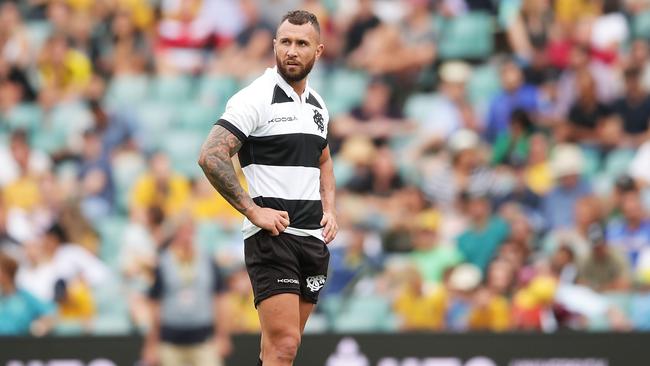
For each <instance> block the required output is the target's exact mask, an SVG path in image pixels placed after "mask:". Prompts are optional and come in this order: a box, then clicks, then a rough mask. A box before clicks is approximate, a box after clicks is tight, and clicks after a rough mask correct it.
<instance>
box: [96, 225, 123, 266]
mask: <svg viewBox="0 0 650 366" xmlns="http://www.w3.org/2000/svg"><path fill="white" fill-rule="evenodd" d="M127 223H128V220H127V219H126V218H125V217H122V216H109V217H105V218H103V219H101V220H100V221H99V222H98V223H97V226H96V227H97V230H98V231H99V237H100V239H101V247H100V248H99V257H100V258H101V259H102V261H104V262H105V263H106V264H107V265H109V266H110V267H112V268H116V267H117V262H118V258H119V253H120V248H121V246H122V237H123V235H124V229H125V228H126V225H127Z"/></svg>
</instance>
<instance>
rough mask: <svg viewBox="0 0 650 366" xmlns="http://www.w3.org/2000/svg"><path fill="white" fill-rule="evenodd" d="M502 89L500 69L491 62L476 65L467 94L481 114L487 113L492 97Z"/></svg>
mask: <svg viewBox="0 0 650 366" xmlns="http://www.w3.org/2000/svg"><path fill="white" fill-rule="evenodd" d="M500 90H501V79H500V78H499V70H498V68H497V67H496V66H494V65H491V64H483V65H480V66H477V67H475V68H474V70H473V71H472V75H471V76H470V79H469V82H468V83H467V86H466V92H467V96H468V97H469V100H470V101H471V102H472V105H474V107H475V108H476V112H477V113H478V114H479V115H487V112H488V109H489V107H490V102H491V101H492V98H494V96H495V95H496V94H497V93H499V91H500Z"/></svg>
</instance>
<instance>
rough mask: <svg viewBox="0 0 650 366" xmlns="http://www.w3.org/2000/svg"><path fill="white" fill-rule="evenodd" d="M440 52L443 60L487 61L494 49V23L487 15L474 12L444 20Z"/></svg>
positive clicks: (439, 45) (439, 46)
mask: <svg viewBox="0 0 650 366" xmlns="http://www.w3.org/2000/svg"><path fill="white" fill-rule="evenodd" d="M441 23H442V25H441V34H440V43H439V44H438V52H439V55H440V58H441V59H443V60H449V59H455V58H462V59H486V58H487V57H489V56H490V55H491V53H492V51H493V48H494V39H493V38H494V37H493V33H494V22H493V19H492V17H491V16H490V15H489V14H487V13H481V12H472V13H468V14H465V15H459V16H457V17H454V18H445V19H443V20H442V22H441Z"/></svg>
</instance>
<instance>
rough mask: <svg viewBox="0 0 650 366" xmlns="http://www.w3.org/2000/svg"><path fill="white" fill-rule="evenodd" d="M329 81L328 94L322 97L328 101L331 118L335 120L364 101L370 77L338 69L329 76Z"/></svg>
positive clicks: (362, 73) (323, 94)
mask: <svg viewBox="0 0 650 366" xmlns="http://www.w3.org/2000/svg"><path fill="white" fill-rule="evenodd" d="M327 80H328V82H327V88H326V89H325V90H326V92H325V93H322V94H321V95H322V96H323V97H324V98H325V100H326V101H327V107H328V110H329V113H330V117H331V118H334V117H336V116H337V115H339V114H342V113H346V112H348V111H349V110H350V109H351V108H352V107H353V106H355V105H357V104H359V103H360V102H361V101H362V100H363V97H364V95H365V93H366V87H367V86H368V81H369V77H368V75H367V74H366V73H364V72H360V71H353V70H346V69H337V70H334V71H332V72H331V73H330V74H329V75H328V77H327Z"/></svg>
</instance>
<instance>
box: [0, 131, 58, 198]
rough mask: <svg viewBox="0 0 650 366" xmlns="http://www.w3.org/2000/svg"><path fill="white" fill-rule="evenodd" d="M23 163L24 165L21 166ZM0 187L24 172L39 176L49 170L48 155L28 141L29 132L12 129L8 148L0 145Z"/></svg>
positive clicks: (11, 181)
mask: <svg viewBox="0 0 650 366" xmlns="http://www.w3.org/2000/svg"><path fill="white" fill-rule="evenodd" d="M21 164H22V165H24V166H21ZM0 166H2V169H0V187H4V186H6V185H7V184H9V183H13V182H14V181H16V180H17V179H18V178H19V177H20V176H21V175H23V174H24V172H22V171H21V170H22V169H26V170H27V172H26V174H28V175H30V176H36V177H40V176H42V175H44V174H46V173H48V172H49V171H50V168H51V166H52V162H51V159H50V157H49V156H48V155H47V154H45V153H44V152H42V151H39V150H38V149H36V148H32V147H31V146H30V143H29V134H28V132H27V131H25V130H20V129H17V130H14V131H13V132H12V133H11V136H10V137H9V149H6V148H5V147H4V146H0Z"/></svg>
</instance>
